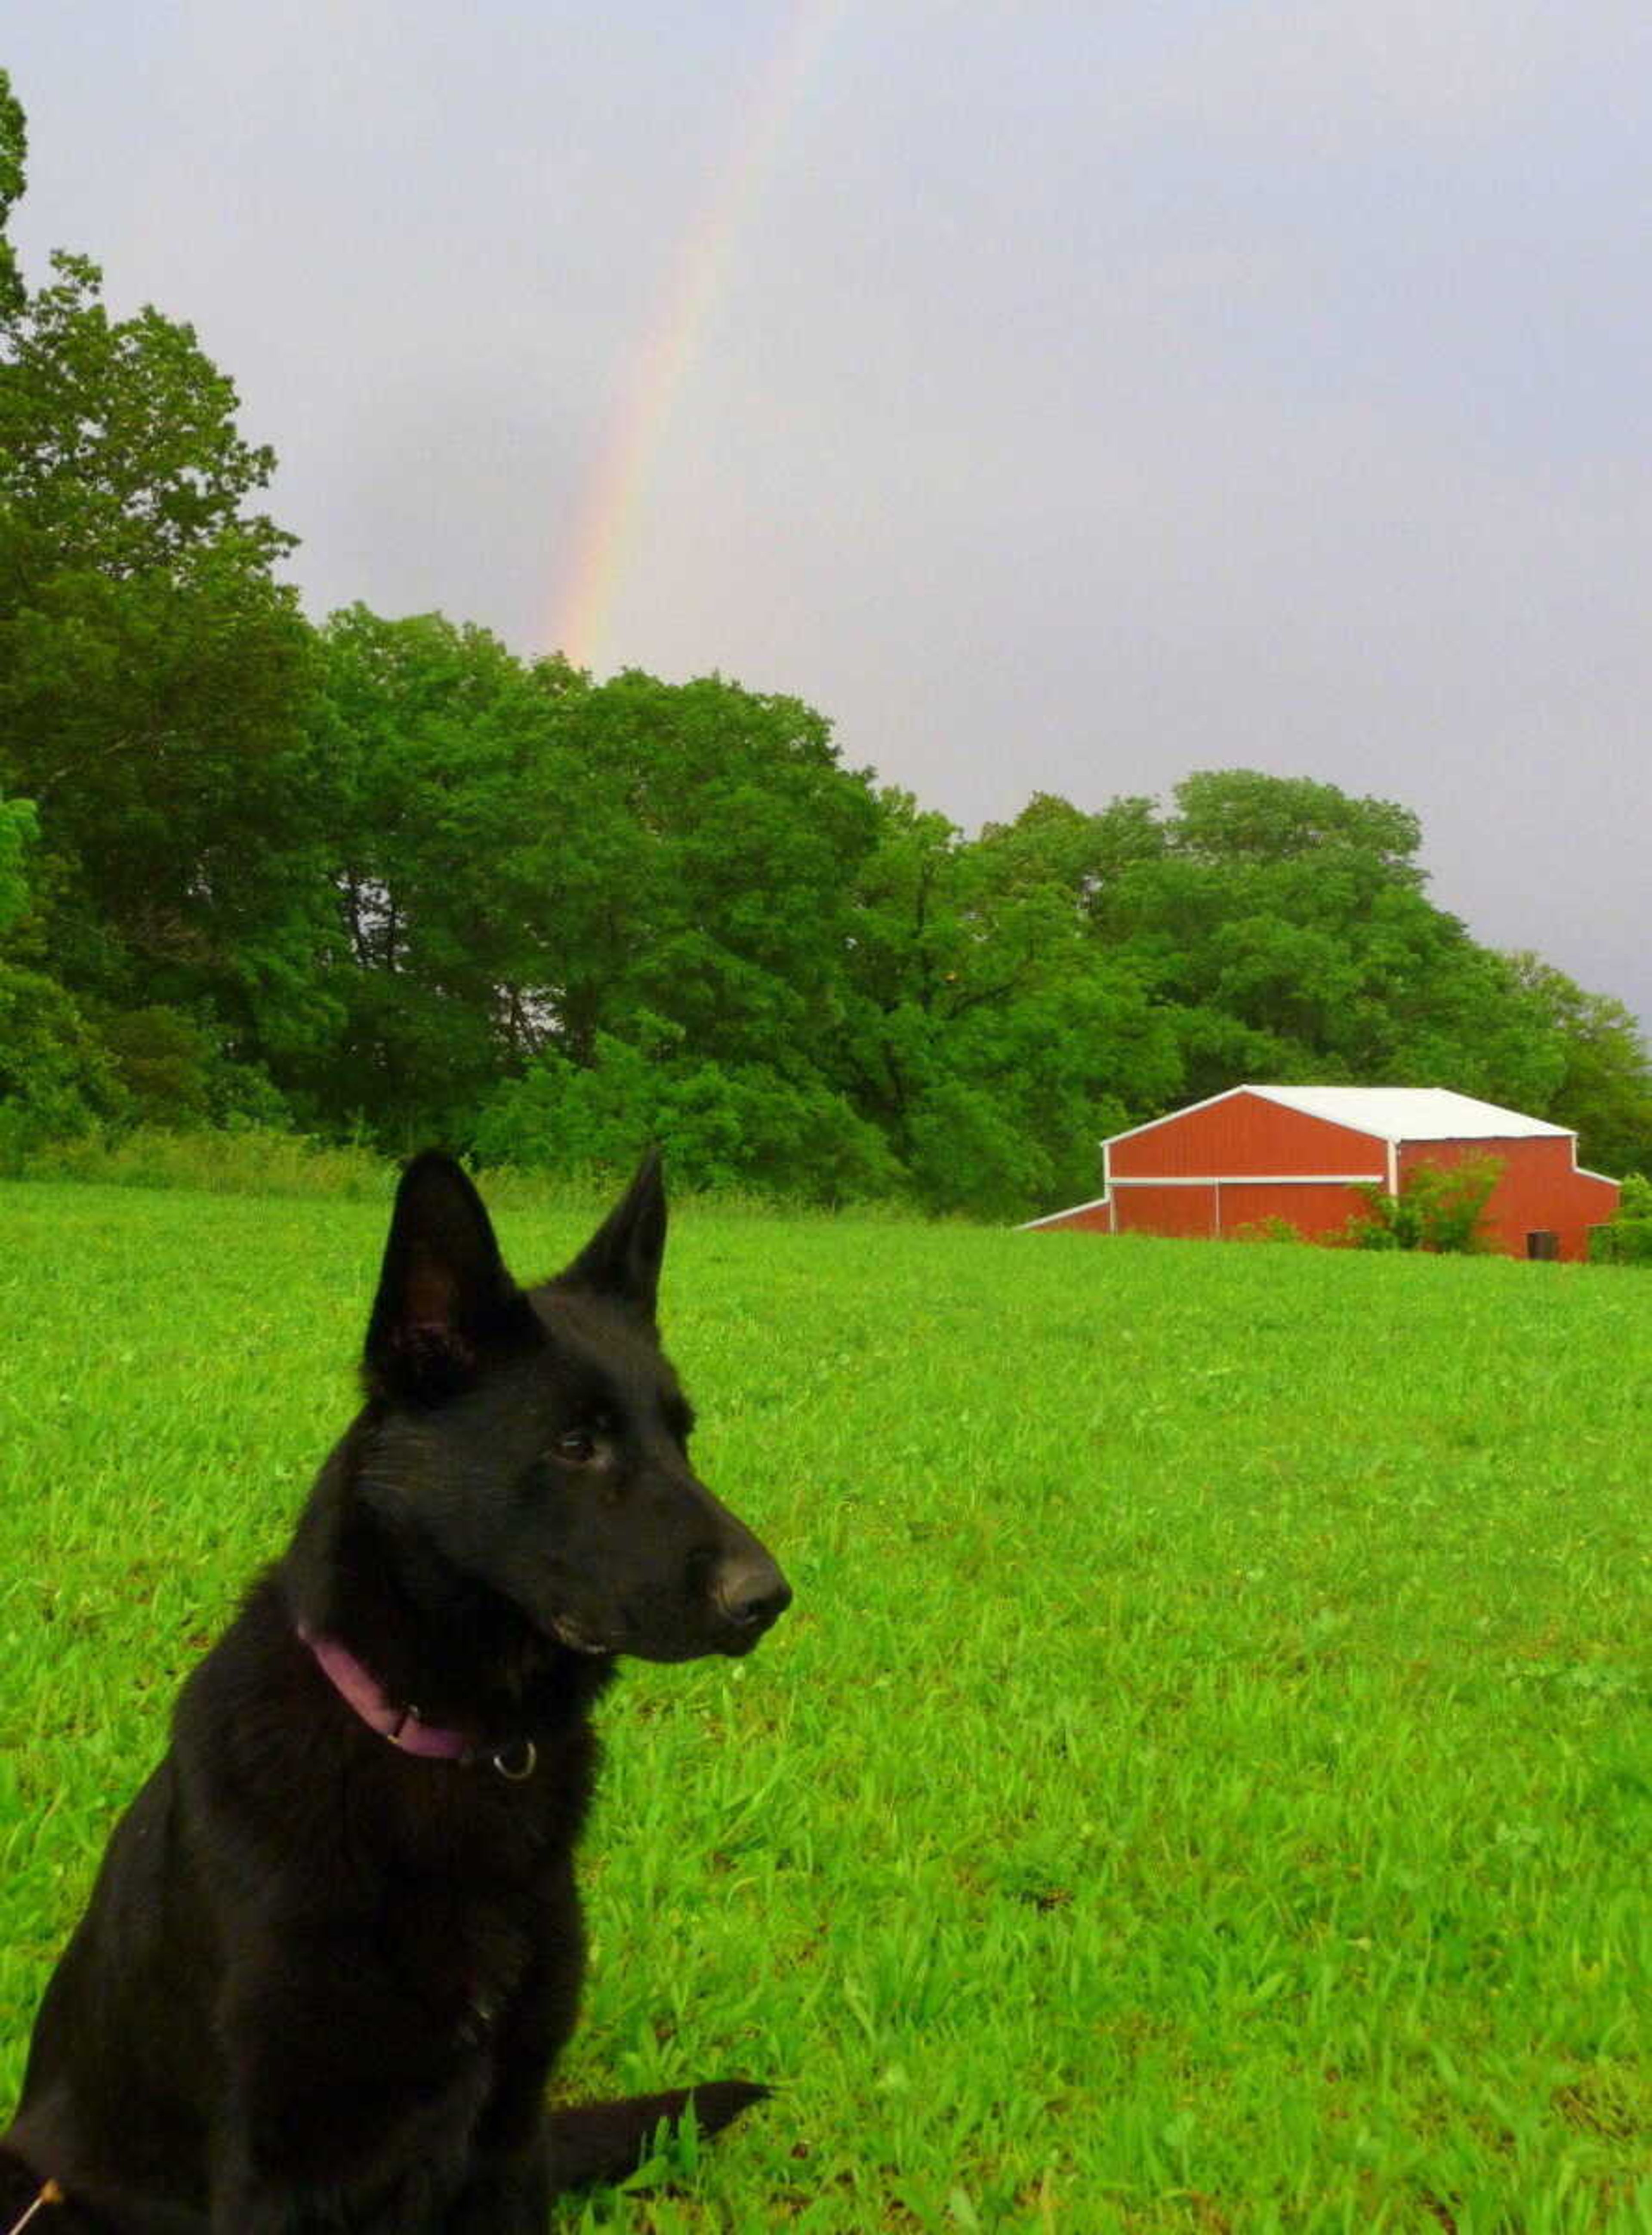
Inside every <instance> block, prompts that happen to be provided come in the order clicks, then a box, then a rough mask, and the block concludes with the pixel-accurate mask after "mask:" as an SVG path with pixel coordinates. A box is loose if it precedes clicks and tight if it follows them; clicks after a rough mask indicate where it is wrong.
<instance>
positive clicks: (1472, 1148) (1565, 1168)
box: [1400, 1135, 1618, 1264]
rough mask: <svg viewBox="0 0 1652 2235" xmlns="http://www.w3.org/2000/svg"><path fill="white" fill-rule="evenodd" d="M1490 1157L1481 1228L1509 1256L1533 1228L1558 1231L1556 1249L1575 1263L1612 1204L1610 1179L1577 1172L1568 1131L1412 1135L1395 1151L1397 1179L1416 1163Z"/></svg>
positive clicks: (1614, 1193) (1520, 1252)
mask: <svg viewBox="0 0 1652 2235" xmlns="http://www.w3.org/2000/svg"><path fill="white" fill-rule="evenodd" d="M1468 1157H1497V1158H1498V1161H1499V1162H1500V1163H1502V1166H1503V1175H1502V1177H1501V1178H1500V1179H1499V1180H1498V1183H1497V1186H1496V1187H1495V1189H1494V1190H1492V1193H1491V1201H1490V1203H1488V1204H1487V1205H1486V1216H1485V1224H1484V1226H1483V1228H1482V1231H1483V1233H1484V1234H1485V1236H1486V1237H1487V1239H1488V1240H1489V1241H1490V1242H1491V1245H1492V1246H1493V1247H1494V1248H1495V1249H1500V1250H1502V1251H1503V1252H1504V1253H1505V1255H1508V1256H1510V1257H1524V1255H1526V1254H1527V1252H1526V1238H1527V1236H1528V1235H1531V1234H1533V1233H1550V1234H1554V1235H1558V1237H1559V1243H1560V1255H1561V1256H1562V1257H1563V1258H1564V1260H1566V1261H1567V1262H1569V1263H1571V1264H1577V1263H1580V1262H1582V1261H1583V1259H1585V1258H1586V1257H1587V1256H1588V1255H1589V1230H1590V1227H1592V1226H1600V1225H1602V1224H1603V1223H1604V1222H1605V1221H1606V1220H1607V1219H1609V1217H1610V1216H1611V1215H1612V1213H1613V1212H1614V1211H1615V1210H1616V1208H1617V1199H1618V1189H1617V1183H1616V1181H1615V1180H1606V1179H1597V1178H1596V1176H1595V1175H1594V1174H1593V1173H1592V1172H1580V1171H1579V1170H1577V1167H1576V1165H1575V1163H1574V1161H1573V1157H1574V1144H1573V1143H1572V1141H1571V1140H1570V1137H1565V1136H1561V1137H1556V1136H1553V1135H1548V1136H1544V1137H1540V1138H1538V1139H1537V1140H1524V1141H1413V1142H1410V1143H1408V1144H1406V1146H1404V1147H1403V1148H1402V1149H1401V1150H1400V1184H1401V1186H1402V1187H1403V1186H1404V1184H1405V1176H1406V1173H1407V1172H1409V1171H1413V1170H1415V1169H1416V1167H1417V1166H1418V1165H1419V1164H1440V1165H1445V1166H1446V1167H1448V1168H1449V1167H1451V1166H1452V1165H1456V1164H1460V1163H1463V1161H1464V1160H1465V1158H1468Z"/></svg>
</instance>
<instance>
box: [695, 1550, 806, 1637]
mask: <svg viewBox="0 0 1652 2235" xmlns="http://www.w3.org/2000/svg"><path fill="white" fill-rule="evenodd" d="M711 1596H712V1597H713V1598H714V1599H715V1600H716V1601H717V1603H718V1607H719V1608H720V1609H722V1611H723V1613H724V1616H726V1617H727V1618H728V1620H729V1621H730V1622H733V1623H734V1625H735V1627H736V1628H737V1629H744V1630H749V1631H751V1633H752V1634H753V1635H756V1633H757V1631H759V1630H764V1629H767V1628H768V1627H769V1624H770V1622H773V1621H775V1620H776V1618H777V1616H780V1615H783V1614H784V1612H785V1611H786V1609H787V1608H788V1607H789V1606H790V1604H791V1585H790V1583H788V1582H787V1581H786V1579H785V1577H784V1576H783V1575H782V1574H781V1572H780V1570H779V1569H778V1568H777V1567H776V1565H775V1563H774V1562H773V1561H772V1560H771V1559H770V1557H768V1555H767V1554H766V1553H762V1552H759V1553H751V1554H747V1555H746V1556H745V1557H743V1558H740V1559H737V1560H731V1561H730V1562H729V1563H728V1564H727V1565H726V1566H725V1567H723V1568H720V1569H719V1570H718V1574H717V1577H716V1580H715V1582H714V1583H712V1585H711Z"/></svg>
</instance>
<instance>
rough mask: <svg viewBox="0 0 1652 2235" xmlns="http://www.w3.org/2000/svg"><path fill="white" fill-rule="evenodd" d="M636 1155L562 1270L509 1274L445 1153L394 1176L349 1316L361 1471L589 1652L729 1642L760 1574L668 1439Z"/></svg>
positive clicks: (430, 1537) (675, 1387) (652, 1165)
mask: <svg viewBox="0 0 1652 2235" xmlns="http://www.w3.org/2000/svg"><path fill="white" fill-rule="evenodd" d="M664 1255H665V1189H664V1186H663V1184H662V1182H661V1178H660V1171H659V1160H658V1158H657V1157H649V1158H648V1159H647V1160H646V1162H645V1163H644V1164H643V1166H642V1168H641V1170H639V1172H638V1174H637V1176H636V1178H635V1179H634V1180H633V1182H632V1183H631V1186H630V1188H629V1190H627V1191H626V1195H625V1196H624V1197H623V1199H622V1200H621V1201H620V1203H619V1204H618V1205H617V1206H616V1208H615V1209H614V1210H613V1212H612V1213H611V1214H610V1216H608V1218H607V1219H606V1221H605V1222H604V1223H603V1224H602V1226H601V1227H600V1228H599V1229H598V1231H597V1232H596V1234H595V1235H593V1237H592V1239H591V1241H590V1242H587V1245H586V1247H585V1248H584V1249H582V1250H581V1251H580V1255H578V1256H577V1257H576V1258H575V1259H574V1262H573V1263H572V1264H571V1265H570V1266H569V1267H568V1268H567V1270H566V1271H565V1272H563V1273H561V1274H559V1275H557V1277H556V1278H555V1279H554V1281H547V1282H546V1283H545V1285H544V1286H543V1287H541V1288H534V1289H532V1290H528V1291H524V1290H523V1289H521V1288H518V1287H517V1285H516V1283H515V1281H513V1280H512V1279H511V1277H510V1275H509V1274H508V1272H507V1271H506V1270H505V1268H504V1265H503V1262H502V1260H501V1257H500V1253H499V1245H498V1243H497V1242H496V1241H495V1237H494V1231H493V1228H492V1225H491V1224H490V1223H489V1221H488V1214H487V1211H486V1210H485V1209H483V1207H482V1200H481V1197H480V1196H478V1195H477V1193H476V1190H475V1188H474V1187H473V1186H472V1185H471V1183H470V1181H469V1178H468V1177H467V1176H466V1175H465V1173H464V1172H463V1171H462V1170H461V1168H460V1167H459V1165H458V1164H456V1163H455V1162H454V1161H453V1160H452V1158H451V1157H444V1156H441V1155H438V1154H436V1153H435V1152H427V1153H426V1154H425V1155H423V1156H421V1157H416V1158H415V1159H414V1161H413V1163H410V1165H409V1166H408V1168H407V1170H406V1172H405V1174H404V1175H403V1179H402V1183H401V1187H400V1190H399V1191H398V1193H397V1198H396V1209H395V1213H394V1216H393V1217H392V1219H391V1222H390V1239H389V1242H388V1243H387V1244H386V1247H385V1251H384V1271H383V1274H382V1275H381V1277H380V1281H379V1288H378V1294H377V1301H375V1303H374V1306H373V1313H372V1318H371V1321H370V1324H369V1327H368V1333H367V1345H366V1357H365V1375H366V1380H367V1386H368V1390H369V1393H370V1397H371V1398H372V1399H373V1400H374V1404H373V1406H372V1411H373V1413H374V1415H375V1425H374V1429H373V1432H372V1437H371V1449H370V1458H369V1460H368V1462H367V1465H366V1466H365V1468H364V1473H363V1476H362V1478H361V1488H362V1490H363V1491H364V1494H365V1495H366V1496H367V1497H368V1498H370V1500H371V1501H372V1502H373V1503H374V1504H375V1505H377V1507H378V1508H379V1509H380V1510H381V1511H383V1512H384V1515H385V1517H386V1518H388V1519H390V1520H391V1521H392V1523H393V1524H396V1525H397V1526H398V1527H401V1528H403V1529H405V1528H408V1527H411V1528H413V1529H416V1530H417V1531H418V1532H419V1533H420V1534H421V1535H422V1536H423V1537H424V1538H425V1539H426V1540H427V1541H428V1542H429V1544H430V1545H431V1547H432V1548H433V1549H434V1550H435V1551H436V1553H437V1554H438V1555H439V1556H440V1557H442V1558H443V1559H444V1560H445V1561H446V1562H448V1563H449V1564H450V1565H451V1566H452V1567H453V1568H455V1569H456V1570H459V1571H460V1573H462V1575H463V1576H465V1577H466V1578H467V1579H468V1580H469V1581H471V1582H474V1583H479V1584H482V1586H484V1587H485V1588H487V1589H491V1590H494V1591H495V1592H497V1593H499V1594H500V1595H501V1596H503V1597H505V1598H507V1599H508V1600H509V1601H510V1602H511V1603H513V1604H514V1605H515V1607H516V1608H517V1609H519V1610H520V1612H521V1614H523V1615H525V1616H527V1617H528V1620H529V1621H530V1622H532V1623H533V1624H534V1627H535V1628H536V1629H539V1630H540V1631H541V1633H542V1634H543V1635H547V1636H548V1637H554V1638H555V1639H557V1640H559V1641H560V1642H561V1643H562V1644H564V1645H566V1646H570V1647H572V1648H574V1649H575V1650H577V1651H580V1652H582V1653H590V1654H613V1653H632V1654H637V1655H641V1656H642V1657H643V1658H644V1659H645V1660H649V1661H686V1660H691V1659H692V1658H694V1657H695V1656H697V1655H701V1654H707V1653H744V1652H747V1651H749V1650H750V1648H751V1647H752V1646H753V1645H755V1644H756V1643H757V1640H758V1639H759V1638H760V1637H761V1636H762V1635H763V1633H764V1630H766V1629H768V1627H769V1625H770V1622H773V1621H774V1620H775V1618H776V1616H777V1615H779V1614H781V1613H782V1612H783V1610H784V1609H785V1608H786V1606H787V1605H788V1604H790V1599H791V1592H790V1589H789V1588H788V1586H787V1583H786V1581H785V1578H784V1576H783V1575H782V1574H781V1572H780V1570H779V1569H778V1567H777V1565H776V1564H775V1563H774V1561H773V1560H772V1559H771V1558H770V1556H769V1554H768V1553H767V1552H766V1551H765V1550H764V1548H763V1546H762V1545H761V1544H759V1543H758V1542H757V1538H756V1537H754V1536H753V1535H752V1533H751V1530H749V1529H747V1528H746V1527H745V1526H744V1524H742V1523H741V1522H739V1521H737V1519H736V1518H735V1517H734V1515H733V1514H731V1512H729V1511H728V1510H727V1509H726V1507H724V1506H723V1505H720V1504H718V1500H717V1499H716V1498H714V1497H713V1496H712V1495H711V1491H709V1490H708V1489H707V1488H706V1487H705V1484H704V1483H703V1482H701V1481H700V1479H699V1478H698V1476H697V1475H696V1473H695V1471H694V1469H693V1467H692V1465H691V1464H690V1461H689V1457H688V1442H689V1434H690V1431H691V1429H692V1426H693V1414H692V1410H691V1409H690V1406H689V1404H688V1400H687V1399H686V1398H685V1395H684V1393H683V1391H682V1389H681V1387H680V1386H679V1384H678V1380H677V1376H676V1374H675V1373H673V1372H672V1367H671V1365H670V1363H669V1361H668V1360H666V1358H665V1354H664V1353H663V1352H662V1351H661V1349H660V1347H659V1334H658V1333H657V1330H656V1327H655V1319H654V1314H655V1295H656V1291H657V1288H658V1285H659V1268H660V1261H661V1259H662V1257H663V1256H664Z"/></svg>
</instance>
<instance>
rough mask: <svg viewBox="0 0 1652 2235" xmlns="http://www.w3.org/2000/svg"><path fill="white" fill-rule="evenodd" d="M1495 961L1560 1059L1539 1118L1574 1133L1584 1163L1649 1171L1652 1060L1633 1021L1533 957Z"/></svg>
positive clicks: (1618, 1004)
mask: <svg viewBox="0 0 1652 2235" xmlns="http://www.w3.org/2000/svg"><path fill="white" fill-rule="evenodd" d="M1502 960H1503V961H1504V962H1505V966H1506V967H1507V969H1508V971H1509V972H1510V973H1511V977H1512V979H1513V980H1514V982H1515V983H1516V984H1517V985H1518V987H1519V988H1520V990H1521V992H1522V993H1523V994H1524V996H1525V997H1526V998H1527V1000H1529V1001H1530V1003H1531V1006H1532V1007H1533V1008H1534V1010H1535V1011H1536V1012H1537V1014H1538V1015H1539V1016H1540V1017H1541V1019H1542V1022H1543V1025H1544V1028H1545V1030H1546V1032H1547V1033H1548V1034H1549V1035H1550V1037H1551V1038H1552V1039H1553V1040H1554V1042H1555V1043H1556V1044H1557V1047H1558V1051H1559V1054H1560V1059H1561V1063H1562V1069H1561V1072H1560V1076H1559V1078H1557V1081H1556V1083H1555V1085H1554V1087H1553V1090H1552V1091H1551V1093H1550V1097H1549V1098H1548V1100H1547V1102H1546V1103H1545V1104H1544V1107H1543V1109H1542V1111H1540V1112H1539V1114H1540V1115H1541V1116H1544V1117H1546V1118H1552V1119H1553V1120H1554V1121H1555V1122H1556V1123H1557V1124H1562V1125H1570V1126H1574V1127H1575V1128H1576V1129H1577V1137H1578V1142H1577V1145H1578V1151H1579V1155H1580V1157H1581V1159H1582V1161H1583V1163H1586V1164H1590V1165H1592V1166H1594V1167H1596V1169H1598V1170H1601V1171H1604V1172H1609V1173H1620V1172H1630V1171H1649V1170H1652V1057H1649V1054H1648V1051H1647V1045H1646V1042H1645V1041H1644V1039H1642V1036H1641V1031H1640V1027H1639V1026H1638V1025H1637V1024H1636V1020H1635V1018H1634V1016H1633V1015H1632V1014H1631V1013H1630V1012H1629V1009H1627V1008H1626V1007H1625V1006H1624V1005H1623V1002H1622V1001H1615V1000H1613V999H1612V998H1611V996H1610V995H1609V994H1606V993H1585V992H1584V991H1583V987H1582V986H1579V985H1577V983H1576V982H1575V980H1572V979H1570V978H1569V977H1567V975H1566V974H1565V973H1564V971H1562V970H1557V969H1556V968H1555V967H1554V966H1553V965H1552V964H1551V963H1548V962H1544V961H1543V960H1540V959H1539V957H1538V956H1537V955H1535V954H1531V953H1521V954H1510V955H1507V956H1505V957H1503V958H1502Z"/></svg>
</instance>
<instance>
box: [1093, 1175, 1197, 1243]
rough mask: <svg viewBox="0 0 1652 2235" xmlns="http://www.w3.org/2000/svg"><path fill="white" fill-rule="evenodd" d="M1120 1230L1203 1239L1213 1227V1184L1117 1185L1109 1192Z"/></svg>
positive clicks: (1126, 1232) (1122, 1231)
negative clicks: (1180, 1185)
mask: <svg viewBox="0 0 1652 2235" xmlns="http://www.w3.org/2000/svg"><path fill="white" fill-rule="evenodd" d="M1113 1209H1114V1212H1115V1214H1116V1216H1117V1219H1118V1227H1117V1231H1118V1233H1120V1234H1171V1235H1183V1236H1184V1237H1187V1238H1190V1239H1194V1240H1199V1241H1203V1240H1204V1239H1205V1238H1206V1237H1207V1236H1209V1235H1214V1234H1215V1232H1216V1190H1215V1189H1214V1188H1213V1187H1121V1188H1118V1189H1116V1190H1114V1194H1113Z"/></svg>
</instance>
